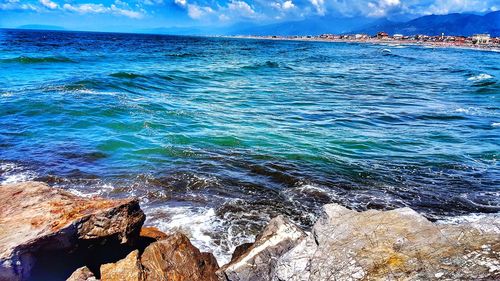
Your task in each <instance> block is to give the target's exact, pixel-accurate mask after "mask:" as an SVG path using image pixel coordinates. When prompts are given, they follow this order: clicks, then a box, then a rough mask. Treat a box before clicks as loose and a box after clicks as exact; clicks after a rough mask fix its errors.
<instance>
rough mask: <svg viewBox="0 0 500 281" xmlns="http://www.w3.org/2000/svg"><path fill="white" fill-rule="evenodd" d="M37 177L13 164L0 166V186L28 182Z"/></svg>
mask: <svg viewBox="0 0 500 281" xmlns="http://www.w3.org/2000/svg"><path fill="white" fill-rule="evenodd" d="M36 177H37V174H36V173H35V172H33V171H30V170H26V169H25V168H23V167H21V166H18V165H16V164H14V163H1V164H0V184H11V183H18V182H24V181H30V180H33V179H35V178H36Z"/></svg>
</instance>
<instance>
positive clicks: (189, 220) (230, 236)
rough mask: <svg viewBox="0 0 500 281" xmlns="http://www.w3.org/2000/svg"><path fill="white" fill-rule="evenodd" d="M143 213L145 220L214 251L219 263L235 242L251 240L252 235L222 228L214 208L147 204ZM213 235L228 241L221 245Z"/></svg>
mask: <svg viewBox="0 0 500 281" xmlns="http://www.w3.org/2000/svg"><path fill="white" fill-rule="evenodd" d="M146 214H147V217H148V221H147V222H146V224H150V225H154V226H156V227H158V228H159V229H160V230H162V231H164V232H167V233H169V232H176V231H178V232H181V233H183V234H185V235H186V236H188V237H189V239H190V240H191V243H193V245H194V246H196V247H197V248H198V249H200V250H201V251H203V252H211V253H213V254H214V256H215V257H216V258H217V260H218V262H219V264H225V263H227V262H229V260H230V259H231V251H232V250H234V248H235V247H236V246H237V245H239V244H241V243H245V242H249V241H252V240H253V237H238V235H240V234H235V233H233V231H231V229H229V230H225V231H224V230H222V229H221V228H222V224H223V222H222V220H221V219H220V218H219V217H218V216H217V215H216V213H215V210H214V209H213V208H208V207H191V206H182V207H158V208H153V209H147V208H146ZM215 235H222V236H224V237H221V238H220V240H223V241H224V243H231V245H224V247H221V245H220V241H219V242H217V241H215V239H217V238H216V237H214V236H215ZM240 236H241V235H240ZM233 244H235V245H233ZM228 248H230V249H228Z"/></svg>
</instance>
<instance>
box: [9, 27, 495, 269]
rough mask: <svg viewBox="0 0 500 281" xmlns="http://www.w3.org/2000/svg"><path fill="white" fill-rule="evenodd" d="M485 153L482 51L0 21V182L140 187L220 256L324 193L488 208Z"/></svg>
mask: <svg viewBox="0 0 500 281" xmlns="http://www.w3.org/2000/svg"><path fill="white" fill-rule="evenodd" d="M382 49H390V50H391V53H386V52H382ZM499 152H500V53H497V52H486V51H475V50H461V49H432V48H424V47H419V46H396V45H389V46H381V45H371V44H346V43H315V42H290V41H264V40H242V39H241V40H240V39H223V38H196V37H172V36H155V35H132V34H109V33H74V32H46V31H45V32H44V31H14V30H1V31H0V181H1V182H4V183H8V182H14V181H20V180H27V179H35V180H41V181H45V182H48V183H49V184H51V185H53V186H59V187H62V188H66V189H69V190H72V191H73V192H76V193H79V194H84V195H94V194H99V195H102V196H109V197H127V196H137V197H139V198H140V199H141V203H142V206H143V208H144V209H145V210H146V213H147V215H148V222H147V223H148V224H152V225H157V226H159V227H160V228H162V229H164V230H169V229H172V228H178V229H181V230H182V231H185V232H186V233H188V234H189V235H191V237H192V238H193V240H194V242H195V244H196V245H198V246H200V247H202V248H203V249H208V250H212V251H215V252H216V254H217V255H218V256H219V259H220V260H227V254H228V252H229V251H230V250H231V249H232V248H234V246H236V245H237V244H239V243H241V242H244V241H250V240H251V239H252V238H253V235H255V233H257V231H258V230H259V229H260V228H261V227H262V225H264V224H265V223H266V222H267V220H268V219H269V218H270V217H272V216H274V215H277V214H284V215H286V216H288V217H290V218H292V219H293V220H295V221H296V222H298V223H300V224H302V225H303V226H305V227H308V226H310V225H311V223H312V222H313V221H314V218H315V215H316V214H317V213H318V212H319V210H320V206H321V205H323V204H325V203H329V202H336V203H340V204H343V205H345V206H348V207H350V208H355V209H358V210H363V209H367V208H376V209H390V208H395V207H402V206H409V207H412V208H414V209H416V210H417V211H419V212H421V213H423V214H425V215H426V216H427V217H428V218H431V219H439V218H444V217H449V216H456V215H463V214H469V213H489V212H498V211H499V210H500V199H499V195H500V167H499V163H498V155H499Z"/></svg>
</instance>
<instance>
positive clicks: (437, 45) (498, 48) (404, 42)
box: [210, 36, 500, 53]
mask: <svg viewBox="0 0 500 281" xmlns="http://www.w3.org/2000/svg"><path fill="white" fill-rule="evenodd" d="M210 37H215V38H231V39H252V40H272V41H297V42H322V43H353V44H373V45H385V46H388V45H389V46H391V45H394V46H397V45H409V46H420V47H424V48H425V47H432V48H443V49H444V48H452V49H463V50H475V51H487V52H495V53H498V52H500V46H494V47H492V46H487V45H475V44H451V43H445V42H421V41H413V40H378V39H367V40H357V39H354V40H350V39H323V38H318V37H312V38H304V37H300V38H290V37H274V36H210Z"/></svg>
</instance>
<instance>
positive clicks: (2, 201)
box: [0, 182, 145, 281]
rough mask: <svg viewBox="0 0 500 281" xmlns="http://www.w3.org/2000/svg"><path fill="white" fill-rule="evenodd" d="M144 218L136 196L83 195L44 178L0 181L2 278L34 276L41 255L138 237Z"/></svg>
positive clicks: (0, 259)
mask: <svg viewBox="0 0 500 281" xmlns="http://www.w3.org/2000/svg"><path fill="white" fill-rule="evenodd" d="M144 220H145V216H144V213H143V212H142V211H141V209H140V207H139V203H138V201H136V200H129V199H124V200H106V199H101V198H92V199H89V198H82V197H78V196H76V195H73V194H71V193H69V192H66V191H64V190H60V189H57V188H51V187H49V186H47V185H45V184H43V183H38V182H26V183H19V184H10V185H4V186H0V280H1V281H4V280H9V281H10V280H26V279H28V278H30V276H31V275H32V271H33V270H34V267H35V266H37V263H38V261H39V259H38V257H39V256H45V257H47V256H50V257H51V258H52V259H53V258H54V257H55V255H52V254H51V253H55V252H57V253H58V254H65V253H68V254H69V253H74V252H78V251H79V250H81V249H84V250H85V249H93V248H96V247H102V246H103V245H107V244H116V245H120V244H127V243H129V242H132V241H131V240H134V239H137V238H138V235H139V231H140V227H141V226H142V224H143V222H144ZM60 259H61V260H63V261H64V259H65V258H64V256H62V257H60ZM43 260H44V262H46V263H47V260H48V259H46V258H44V259H43ZM64 262H67V259H66V261H64ZM71 266H74V265H70V267H71ZM80 266H81V265H80ZM73 268H75V267H73ZM45 269H46V270H50V269H53V270H56V269H57V270H59V269H58V268H57V265H56V264H51V265H50V266H48V267H46V268H45ZM40 270H42V271H43V269H37V270H36V272H37V273H39V271H40ZM72 271H73V270H72ZM72 271H70V272H69V273H68V275H69V274H70V273H71V272H72Z"/></svg>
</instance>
